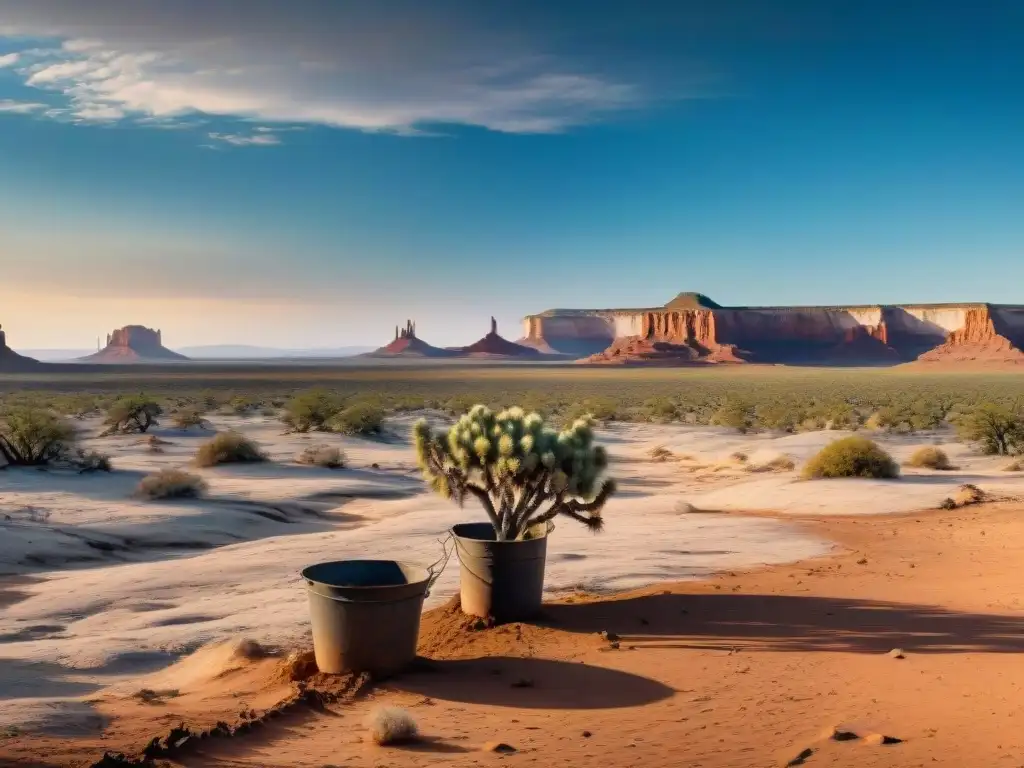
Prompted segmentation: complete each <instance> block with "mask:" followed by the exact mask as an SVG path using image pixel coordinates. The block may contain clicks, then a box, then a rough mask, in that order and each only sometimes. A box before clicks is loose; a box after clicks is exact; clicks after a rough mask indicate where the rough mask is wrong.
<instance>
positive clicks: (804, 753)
mask: <svg viewBox="0 0 1024 768" xmlns="http://www.w3.org/2000/svg"><path fill="white" fill-rule="evenodd" d="M813 754H814V750H813V749H811V748H810V747H808V748H807V749H802V750H800V752H798V753H797V755H796V757H794V758H792V759H790V760H788V761H786V762H784V763H783V765H784V766H785V768H793V766H795V765H803V764H804V763H805V762H807V758H809V757H810V756H811V755H813Z"/></svg>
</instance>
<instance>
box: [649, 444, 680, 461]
mask: <svg viewBox="0 0 1024 768" xmlns="http://www.w3.org/2000/svg"><path fill="white" fill-rule="evenodd" d="M647 455H648V456H650V457H651V461H653V462H656V463H659V464H660V463H663V462H666V461H671V460H672V459H674V458H675V454H674V453H672V451H670V450H669V449H668V448H666V447H665V446H664V445H658V446H655V447H654V448H651V450H649V451H648V452H647Z"/></svg>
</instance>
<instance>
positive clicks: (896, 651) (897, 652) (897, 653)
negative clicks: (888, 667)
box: [889, 648, 907, 659]
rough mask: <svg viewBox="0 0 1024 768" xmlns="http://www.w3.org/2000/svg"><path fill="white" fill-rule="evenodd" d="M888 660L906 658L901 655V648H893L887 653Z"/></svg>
mask: <svg viewBox="0 0 1024 768" xmlns="http://www.w3.org/2000/svg"><path fill="white" fill-rule="evenodd" d="M889 658H890V659H905V658H907V657H906V656H904V655H903V649H902V648H893V649H892V650H891V651H889Z"/></svg>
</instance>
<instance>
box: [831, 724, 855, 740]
mask: <svg viewBox="0 0 1024 768" xmlns="http://www.w3.org/2000/svg"><path fill="white" fill-rule="evenodd" d="M823 736H824V738H825V739H827V740H828V741H856V740H857V739H858V738H860V737H859V736H857V734H856V733H854V732H853V731H844V730H843V729H841V728H837V727H836V726H832V727H831V728H829V729H828V730H826V731H825V733H824V734H823Z"/></svg>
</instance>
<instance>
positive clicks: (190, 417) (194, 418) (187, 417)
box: [171, 408, 207, 429]
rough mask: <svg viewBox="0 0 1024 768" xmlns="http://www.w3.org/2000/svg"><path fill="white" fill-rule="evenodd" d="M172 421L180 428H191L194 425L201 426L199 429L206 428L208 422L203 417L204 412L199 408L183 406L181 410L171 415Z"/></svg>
mask: <svg viewBox="0 0 1024 768" xmlns="http://www.w3.org/2000/svg"><path fill="white" fill-rule="evenodd" d="M171 422H172V423H173V424H174V426H175V427H177V428H178V429H191V428H192V427H199V429H206V426H207V422H206V419H204V418H203V413H202V411H200V410H199V409H198V408H182V409H181V410H180V411H176V412H175V413H174V415H173V416H172V417H171Z"/></svg>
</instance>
